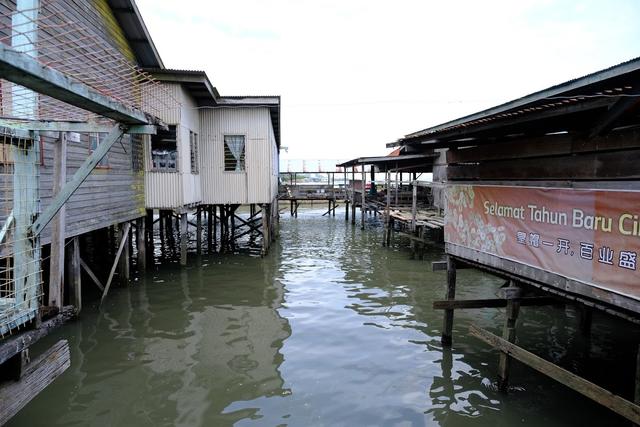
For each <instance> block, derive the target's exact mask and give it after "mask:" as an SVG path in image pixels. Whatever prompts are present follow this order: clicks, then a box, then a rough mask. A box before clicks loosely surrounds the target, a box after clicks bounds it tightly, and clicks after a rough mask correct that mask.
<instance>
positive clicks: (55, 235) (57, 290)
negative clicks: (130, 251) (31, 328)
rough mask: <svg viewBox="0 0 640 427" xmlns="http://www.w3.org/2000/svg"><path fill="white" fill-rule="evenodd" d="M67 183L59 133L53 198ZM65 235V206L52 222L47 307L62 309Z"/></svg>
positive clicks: (64, 151) (64, 142) (64, 144)
mask: <svg viewBox="0 0 640 427" xmlns="http://www.w3.org/2000/svg"><path fill="white" fill-rule="evenodd" d="M66 182H67V133H66V132H61V133H60V136H59V138H58V143H57V144H54V147H53V197H55V196H56V195H57V194H58V193H59V192H60V190H61V189H62V187H63V186H64V184H65V183H66ZM65 234H66V204H64V205H62V207H61V208H60V210H59V211H58V214H57V215H56V216H55V218H54V219H53V221H52V228H51V259H50V264H49V265H50V273H49V305H50V306H53V307H58V308H62V305H63V300H64V298H63V295H64V264H65V261H64V253H65V248H64V244H65Z"/></svg>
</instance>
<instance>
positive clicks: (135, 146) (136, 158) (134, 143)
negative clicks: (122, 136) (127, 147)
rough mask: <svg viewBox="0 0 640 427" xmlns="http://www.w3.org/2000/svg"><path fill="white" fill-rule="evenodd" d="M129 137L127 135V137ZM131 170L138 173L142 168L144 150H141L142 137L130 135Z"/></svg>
mask: <svg viewBox="0 0 640 427" xmlns="http://www.w3.org/2000/svg"><path fill="white" fill-rule="evenodd" d="M127 136H129V135H127ZM129 137H130V140H131V170H133V171H134V172H140V171H142V170H143V166H144V160H143V159H144V153H143V152H144V150H143V148H142V144H143V143H142V136H141V135H131V136H129Z"/></svg>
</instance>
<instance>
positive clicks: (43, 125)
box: [0, 119, 156, 135]
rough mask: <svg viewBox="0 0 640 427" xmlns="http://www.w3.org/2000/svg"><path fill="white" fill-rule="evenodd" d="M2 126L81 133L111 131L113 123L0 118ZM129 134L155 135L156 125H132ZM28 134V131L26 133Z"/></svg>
mask: <svg viewBox="0 0 640 427" xmlns="http://www.w3.org/2000/svg"><path fill="white" fill-rule="evenodd" d="M0 128H5V129H9V130H8V132H14V133H15V132H18V131H27V132H28V131H40V132H80V133H92V132H97V133H109V132H111V129H113V125H106V124H98V123H86V122H58V121H38V120H33V121H31V120H25V121H18V120H12V119H9V120H7V119H0ZM127 133H128V134H144V135H155V134H156V126H154V125H131V126H129V127H128V129H127ZM26 135H28V133H26Z"/></svg>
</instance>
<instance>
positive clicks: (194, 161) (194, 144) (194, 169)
mask: <svg viewBox="0 0 640 427" xmlns="http://www.w3.org/2000/svg"><path fill="white" fill-rule="evenodd" d="M189 148H190V149H191V173H198V134H197V133H194V132H191V131H189Z"/></svg>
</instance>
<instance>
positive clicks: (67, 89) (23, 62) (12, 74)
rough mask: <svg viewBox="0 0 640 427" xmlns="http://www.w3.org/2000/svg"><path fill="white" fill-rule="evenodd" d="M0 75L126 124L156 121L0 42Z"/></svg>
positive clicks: (152, 122)
mask: <svg viewBox="0 0 640 427" xmlns="http://www.w3.org/2000/svg"><path fill="white" fill-rule="evenodd" d="M0 75H2V76H3V77H4V78H5V79H7V80H9V81H11V82H14V83H17V84H19V85H21V86H24V87H26V88H28V89H31V90H33V91H35V92H38V93H46V94H47V95H48V96H51V97H52V98H55V99H58V100H60V101H63V102H66V103H68V104H71V105H73V106H76V107H78V108H81V109H83V110H87V111H90V112H92V113H96V114H99V115H102V116H104V117H108V118H110V119H113V120H116V121H118V122H122V123H127V124H154V123H159V120H158V119H155V118H154V117H152V116H151V115H149V114H146V113H144V112H142V111H140V110H137V109H134V108H131V107H128V106H126V105H124V104H121V103H119V102H117V101H115V100H113V99H111V98H108V97H106V96H104V95H102V94H100V93H98V92H96V91H94V90H93V89H91V88H89V87H88V86H86V85H84V84H83V83H80V82H79V81H76V80H74V79H72V78H70V77H68V76H66V75H65V74H63V73H61V72H59V71H57V70H55V69H53V68H51V67H47V66H45V65H42V64H41V63H40V62H38V61H37V60H36V59H35V58H32V57H30V56H28V55H25V54H24V53H21V52H18V51H16V50H14V49H13V48H11V47H9V46H7V45H6V44H0Z"/></svg>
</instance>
